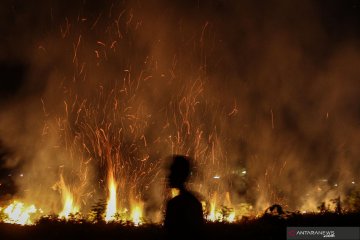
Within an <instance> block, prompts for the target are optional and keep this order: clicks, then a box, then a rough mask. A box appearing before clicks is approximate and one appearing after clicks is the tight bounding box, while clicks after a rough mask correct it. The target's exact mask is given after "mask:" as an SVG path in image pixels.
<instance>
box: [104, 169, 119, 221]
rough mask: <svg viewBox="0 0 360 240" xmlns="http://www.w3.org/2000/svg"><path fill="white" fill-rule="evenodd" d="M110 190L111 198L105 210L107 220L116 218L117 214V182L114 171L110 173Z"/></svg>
mask: <svg viewBox="0 0 360 240" xmlns="http://www.w3.org/2000/svg"><path fill="white" fill-rule="evenodd" d="M108 191H109V198H108V201H107V205H106V212H105V221H106V222H109V221H113V220H115V214H116V182H115V180H114V176H113V174H112V172H111V173H110V174H109V182H108Z"/></svg>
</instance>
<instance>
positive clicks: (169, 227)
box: [164, 155, 204, 240]
mask: <svg viewBox="0 0 360 240" xmlns="http://www.w3.org/2000/svg"><path fill="white" fill-rule="evenodd" d="M189 175H190V159H189V158H188V157H185V156H181V155H174V156H172V163H171V166H170V173H169V176H168V181H169V187H171V188H177V189H178V190H179V195H177V196H176V197H174V198H172V199H170V200H169V201H168V203H167V207H166V215H165V222H164V227H165V230H166V233H167V237H168V239H184V240H185V239H201V238H198V237H199V235H201V231H202V227H203V222H204V218H203V211H202V205H201V203H200V202H199V200H198V199H197V198H196V197H195V196H194V195H193V194H192V193H191V192H189V191H188V190H187V189H186V186H185V183H186V181H187V179H188V178H189Z"/></svg>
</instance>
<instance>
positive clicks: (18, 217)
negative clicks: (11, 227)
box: [3, 201, 37, 225]
mask: <svg viewBox="0 0 360 240" xmlns="http://www.w3.org/2000/svg"><path fill="white" fill-rule="evenodd" d="M36 211H37V209H36V208H35V206H34V205H30V206H25V204H24V203H22V202H18V201H14V202H13V203H12V204H10V205H9V206H7V207H6V208H5V209H4V210H3V212H4V213H5V214H6V215H7V218H6V219H5V220H4V222H6V223H13V224H20V225H31V224H32V222H31V220H30V215H31V214H33V213H35V212H36Z"/></svg>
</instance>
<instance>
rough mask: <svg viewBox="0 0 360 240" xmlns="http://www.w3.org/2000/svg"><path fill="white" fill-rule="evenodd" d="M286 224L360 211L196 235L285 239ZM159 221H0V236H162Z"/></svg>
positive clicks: (339, 221)
mask: <svg viewBox="0 0 360 240" xmlns="http://www.w3.org/2000/svg"><path fill="white" fill-rule="evenodd" d="M288 226H303V227H305V226H307V227H309V226H360V213H347V214H335V213H324V214H303V215H300V214H294V215H292V216H290V217H288V218H287V219H284V218H279V217H277V216H269V215H268V216H263V217H261V218H257V219H252V220H251V219H245V220H242V221H241V222H239V223H234V224H228V223H207V224H206V225H205V229H204V233H203V236H201V237H199V238H198V239H224V240H225V239H255V240H256V239H286V227H288ZM164 238H165V234H164V231H163V229H162V227H161V225H151V224H149V225H143V226H140V227H134V226H130V225H121V224H101V223H98V224H90V223H86V222H85V223H79V222H57V221H42V222H40V223H38V224H37V225H34V226H19V225H12V224H6V223H0V239H6V240H11V239H99V240H100V239H101V240H107V239H122V240H123V239H124V240H126V239H129V240H133V239H150V240H152V239H159V240H161V239H164Z"/></svg>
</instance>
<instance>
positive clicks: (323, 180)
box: [320, 178, 328, 182]
mask: <svg viewBox="0 0 360 240" xmlns="http://www.w3.org/2000/svg"><path fill="white" fill-rule="evenodd" d="M320 181H322V182H327V181H328V180H327V179H325V178H324V179H321V180H320Z"/></svg>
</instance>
